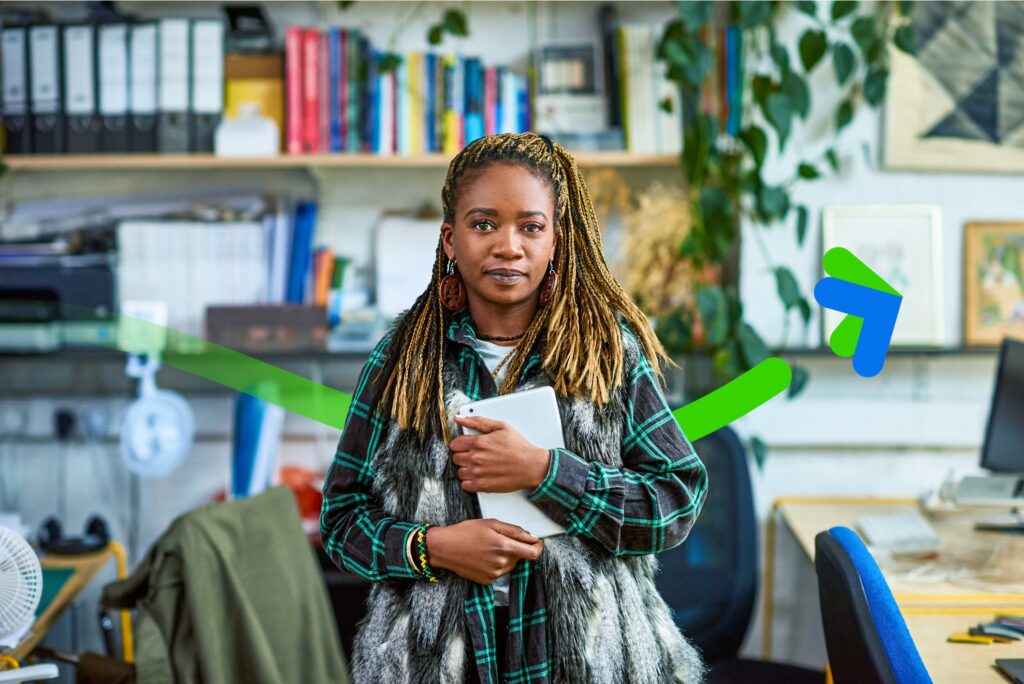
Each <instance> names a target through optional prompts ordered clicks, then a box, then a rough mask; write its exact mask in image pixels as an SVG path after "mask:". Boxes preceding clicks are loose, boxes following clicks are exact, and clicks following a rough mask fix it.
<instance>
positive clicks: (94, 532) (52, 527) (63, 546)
mask: <svg viewBox="0 0 1024 684" xmlns="http://www.w3.org/2000/svg"><path fill="white" fill-rule="evenodd" d="M109 543H110V530H109V529H108V528H107V523H106V521H105V520H104V519H103V518H101V517H100V516H98V515H94V516H92V517H91V518H89V520H88V521H87V522H86V523H85V534H83V535H82V536H80V537H65V536H64V533H63V531H62V530H61V525H60V521H59V520H57V518H53V517H50V518H47V519H46V520H44V521H43V524H42V525H40V527H39V546H40V548H42V549H43V551H46V552H47V553H55V554H58V555H63V556H77V555H80V554H83V553H94V552H96V551H100V550H101V549H104V548H106V546H107V544H109Z"/></svg>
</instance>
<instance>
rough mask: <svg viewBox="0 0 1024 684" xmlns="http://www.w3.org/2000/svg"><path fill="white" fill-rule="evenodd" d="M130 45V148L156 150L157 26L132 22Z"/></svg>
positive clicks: (141, 150) (136, 150)
mask: <svg viewBox="0 0 1024 684" xmlns="http://www.w3.org/2000/svg"><path fill="white" fill-rule="evenodd" d="M128 41H129V46H128V59H129V68H128V78H129V86H128V112H129V119H128V125H129V129H130V133H129V135H128V149H130V150H131V151H132V152H153V151H155V150H156V149H157V141H156V129H157V103H158V99H159V98H158V96H157V86H158V82H157V63H158V55H157V25H156V24H155V23H145V24H133V25H132V27H131V29H130V32H129V37H128Z"/></svg>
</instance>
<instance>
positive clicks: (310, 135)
mask: <svg viewBox="0 0 1024 684" xmlns="http://www.w3.org/2000/svg"><path fill="white" fill-rule="evenodd" d="M319 54H320V40H319V33H318V31H317V30H316V29H306V30H305V32H304V33H303V36H302V76H303V78H302V114H303V121H302V151H303V152H307V153H309V152H316V151H317V147H318V138H319V135H320V103H319V102H318V101H317V92H318V91H319V89H320V78H319V76H320V74H319V73H318V68H317V67H318V66H319V61H320V60H319Z"/></svg>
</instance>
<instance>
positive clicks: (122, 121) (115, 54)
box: [97, 24, 131, 152]
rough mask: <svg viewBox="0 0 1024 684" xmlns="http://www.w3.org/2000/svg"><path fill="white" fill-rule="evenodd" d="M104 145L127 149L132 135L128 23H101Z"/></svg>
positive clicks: (107, 149) (103, 147)
mask: <svg viewBox="0 0 1024 684" xmlns="http://www.w3.org/2000/svg"><path fill="white" fill-rule="evenodd" d="M98 55H99V65H98V66H99V78H98V79H97V81H98V83H99V86H98V88H99V95H100V98H99V99H100V103H99V110H100V127H101V130H100V149H101V150H103V151H104V152H127V151H128V150H129V149H131V148H130V146H129V139H128V25H127V24H107V25H105V26H100V27H99V50H98Z"/></svg>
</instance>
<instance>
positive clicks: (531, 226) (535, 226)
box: [523, 223, 544, 233]
mask: <svg viewBox="0 0 1024 684" xmlns="http://www.w3.org/2000/svg"><path fill="white" fill-rule="evenodd" d="M523 228H526V229H527V230H528V231H530V232H531V233H539V232H540V231H542V230H544V226H542V225H540V224H539V223H527V224H526V225H525V226H523Z"/></svg>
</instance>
